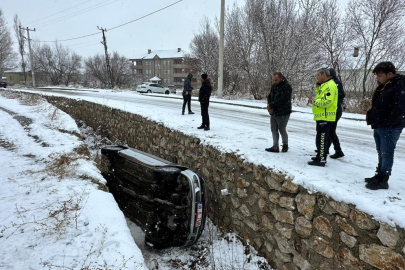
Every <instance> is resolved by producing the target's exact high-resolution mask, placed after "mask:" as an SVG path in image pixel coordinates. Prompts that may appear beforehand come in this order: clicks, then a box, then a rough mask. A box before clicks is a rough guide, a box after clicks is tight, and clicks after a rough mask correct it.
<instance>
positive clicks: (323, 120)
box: [308, 68, 338, 167]
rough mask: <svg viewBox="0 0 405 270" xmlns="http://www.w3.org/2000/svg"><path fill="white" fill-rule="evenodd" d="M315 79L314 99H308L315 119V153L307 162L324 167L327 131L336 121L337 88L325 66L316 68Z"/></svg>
mask: <svg viewBox="0 0 405 270" xmlns="http://www.w3.org/2000/svg"><path fill="white" fill-rule="evenodd" d="M316 80H317V84H316V85H317V86H316V89H315V99H313V98H310V99H308V103H310V104H312V113H313V115H314V120H315V121H316V149H317V155H316V157H313V158H312V161H309V162H308V164H309V165H312V166H320V167H325V165H326V156H327V155H326V151H327V146H328V142H327V141H328V139H329V131H330V128H331V126H332V124H333V123H334V122H335V121H336V111H337V102H338V89H337V85H336V83H335V82H334V81H333V79H332V78H331V77H330V72H329V69H327V68H321V69H320V70H318V72H317V73H316Z"/></svg>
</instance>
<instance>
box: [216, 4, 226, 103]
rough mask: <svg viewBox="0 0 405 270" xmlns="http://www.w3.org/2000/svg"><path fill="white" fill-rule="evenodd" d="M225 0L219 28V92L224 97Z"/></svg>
mask: <svg viewBox="0 0 405 270" xmlns="http://www.w3.org/2000/svg"><path fill="white" fill-rule="evenodd" d="M224 13H225V0H221V20H220V28H219V65H218V93H217V96H218V97H219V98H222V89H223V87H224V20H225V15H224Z"/></svg>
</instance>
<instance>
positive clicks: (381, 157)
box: [364, 62, 405, 190]
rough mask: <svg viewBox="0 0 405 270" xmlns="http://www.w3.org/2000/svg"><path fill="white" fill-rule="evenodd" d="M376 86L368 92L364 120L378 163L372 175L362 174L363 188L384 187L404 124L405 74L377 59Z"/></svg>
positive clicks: (386, 186) (388, 63)
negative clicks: (372, 132)
mask: <svg viewBox="0 0 405 270" xmlns="http://www.w3.org/2000/svg"><path fill="white" fill-rule="evenodd" d="M373 73H374V74H375V75H376V77H377V83H378V87H377V88H376V89H375V90H374V92H373V95H372V103H371V109H370V110H369V111H368V112H367V118H366V119H367V124H368V125H371V128H372V129H374V140H375V144H376V148H377V153H378V165H377V169H376V174H375V176H373V177H370V178H365V179H364V180H365V181H366V182H367V184H366V188H368V189H372V190H377V189H388V179H389V176H390V175H391V170H392V165H393V164H394V151H395V146H396V144H397V142H398V139H399V137H400V135H401V133H402V130H403V128H404V127H405V76H404V75H398V74H396V71H395V66H394V64H393V63H391V62H381V63H379V64H378V65H377V66H376V67H375V68H374V70H373Z"/></svg>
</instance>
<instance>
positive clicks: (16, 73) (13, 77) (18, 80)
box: [4, 68, 32, 85]
mask: <svg viewBox="0 0 405 270" xmlns="http://www.w3.org/2000/svg"><path fill="white" fill-rule="evenodd" d="M25 73H26V75H27V82H26V81H25V78H24V72H23V70H22V68H15V69H11V70H7V71H4V75H5V76H6V78H7V84H8V85H14V84H31V83H32V76H31V69H29V68H27V69H26V70H25Z"/></svg>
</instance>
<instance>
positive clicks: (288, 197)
mask: <svg viewBox="0 0 405 270" xmlns="http://www.w3.org/2000/svg"><path fill="white" fill-rule="evenodd" d="M47 99H48V100H49V101H50V102H51V103H52V104H54V105H55V106H57V107H59V108H60V109H62V110H63V111H65V112H67V113H68V114H70V115H71V116H72V117H73V118H75V119H76V120H83V121H85V122H86V124H87V125H89V126H91V127H92V128H93V129H94V130H99V131H101V132H102V134H103V135H104V136H107V137H108V138H109V139H110V140H112V141H120V142H123V143H127V144H128V145H129V146H130V147H134V148H138V149H140V150H142V151H145V152H148V153H151V154H153V155H157V156H160V157H162V158H164V159H167V160H171V159H172V156H177V157H178V160H179V164H181V165H185V166H188V167H190V168H192V169H194V170H196V171H197V172H199V173H200V174H201V175H202V176H203V177H204V178H205V180H206V182H207V187H208V191H209V194H208V195H209V205H208V213H209V216H210V218H211V219H212V220H213V222H214V223H215V224H216V225H217V226H219V227H220V228H221V230H222V231H224V232H235V233H237V234H238V235H240V236H241V237H242V238H243V239H244V240H246V241H245V243H247V242H248V243H249V244H250V245H252V246H254V247H255V248H256V249H257V250H259V252H260V253H261V254H262V255H264V256H265V257H266V258H267V259H268V261H269V263H270V264H271V265H272V266H273V267H274V268H277V269H278V270H283V269H291V270H295V269H297V270H298V269H302V270H304V269H305V270H308V269H320V270H321V269H324V270H330V269H351V270H358V269H385V270H395V269H398V270H399V269H405V259H404V253H405V232H404V230H403V229H402V228H398V227H397V228H392V227H390V226H388V225H387V224H384V223H380V222H377V221H375V220H373V219H372V218H371V217H370V216H369V215H367V214H365V213H363V212H361V211H359V210H357V209H356V208H355V207H354V206H353V205H348V204H345V203H342V202H337V201H334V200H332V199H330V198H328V197H326V196H325V195H323V194H320V193H316V194H310V193H309V192H308V191H307V190H306V189H305V188H303V187H301V186H297V185H295V184H294V183H292V181H291V179H288V178H286V177H285V176H284V175H282V174H280V173H277V172H273V171H271V170H269V169H266V168H265V167H263V166H255V165H253V164H251V163H247V162H244V160H243V159H241V158H240V157H239V156H238V155H236V154H235V153H220V152H219V151H218V150H216V149H214V148H213V147H210V146H205V145H202V144H201V143H200V140H199V139H198V138H195V137H191V136H188V135H185V134H183V133H181V132H177V131H173V130H170V129H168V128H166V127H165V126H164V125H163V124H161V123H156V122H153V121H149V120H147V119H145V118H143V117H141V116H139V115H135V114H130V113H127V112H123V111H121V110H117V109H111V108H109V107H106V106H102V105H99V104H94V103H90V102H86V101H76V100H70V99H66V98H60V97H47ZM224 188H226V189H228V191H229V193H230V194H229V195H226V196H223V195H221V192H220V191H221V189H224ZM404 218H405V217H404Z"/></svg>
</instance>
